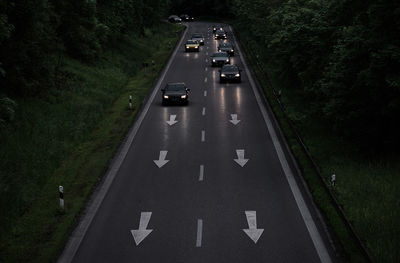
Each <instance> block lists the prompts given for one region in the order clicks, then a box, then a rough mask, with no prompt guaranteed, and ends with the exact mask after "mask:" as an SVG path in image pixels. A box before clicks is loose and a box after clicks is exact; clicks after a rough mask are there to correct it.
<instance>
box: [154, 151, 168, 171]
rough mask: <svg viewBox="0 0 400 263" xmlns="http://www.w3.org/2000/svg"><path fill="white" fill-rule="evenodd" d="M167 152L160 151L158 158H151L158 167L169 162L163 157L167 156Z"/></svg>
mask: <svg viewBox="0 0 400 263" xmlns="http://www.w3.org/2000/svg"><path fill="white" fill-rule="evenodd" d="M167 153H168V151H160V156H159V157H158V160H153V162H154V163H155V164H156V165H157V166H158V168H161V167H163V166H164V165H166V164H167V163H168V162H169V160H165V158H166V157H167Z"/></svg>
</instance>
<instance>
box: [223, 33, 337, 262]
mask: <svg viewBox="0 0 400 263" xmlns="http://www.w3.org/2000/svg"><path fill="white" fill-rule="evenodd" d="M229 29H230V30H231V32H232V36H233V39H234V41H235V42H236V43H238V42H237V40H236V37H235V35H234V34H233V31H232V27H231V26H229ZM236 46H237V49H238V51H239V56H240V59H241V60H242V63H243V65H244V68H245V70H246V74H247V77H248V79H249V82H250V85H251V87H252V90H253V92H254V95H255V97H256V100H257V104H258V106H259V108H260V110H261V114H262V116H263V117H264V121H265V124H266V125H267V128H268V131H269V133H270V136H271V138H272V142H273V144H274V147H275V150H276V153H277V155H278V158H279V161H280V163H281V166H282V169H283V171H284V173H285V176H286V179H287V181H288V183H289V186H290V189H291V190H292V193H293V196H294V199H295V201H296V204H297V206H298V208H299V210H300V214H301V216H302V217H303V220H304V223H305V225H306V227H307V230H308V232H309V234H310V237H311V240H312V241H313V243H314V246H315V249H316V251H317V253H318V256H319V258H320V260H321V262H323V263H331V262H332V260H331V257H330V256H329V253H328V250H327V248H326V247H325V243H324V242H323V240H322V237H321V235H320V233H319V231H318V229H317V226H316V225H315V222H314V220H313V218H312V216H311V213H310V211H309V209H308V207H307V205H306V203H305V201H304V198H303V196H302V194H301V192H300V189H299V187H298V185H297V183H296V180H295V178H294V175H293V173H292V170H291V169H290V167H289V164H288V161H287V159H286V156H285V154H284V152H283V149H282V146H281V143H280V141H279V140H278V136H277V135H276V132H275V129H274V127H273V125H272V122H271V120H270V119H269V116H268V113H267V110H266V109H265V107H264V105H263V103H262V100H261V96H260V94H259V92H258V89H257V87H256V84H255V82H254V80H253V76H252V75H251V74H250V71H249V69H248V67H247V64H246V61H245V60H244V58H243V55H242V51H241V49H240V46H239V45H236Z"/></svg>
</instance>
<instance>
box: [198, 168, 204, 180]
mask: <svg viewBox="0 0 400 263" xmlns="http://www.w3.org/2000/svg"><path fill="white" fill-rule="evenodd" d="M203 179H204V165H200V175H199V181H200V182H201V181H203Z"/></svg>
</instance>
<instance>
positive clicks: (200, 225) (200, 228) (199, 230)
mask: <svg viewBox="0 0 400 263" xmlns="http://www.w3.org/2000/svg"><path fill="white" fill-rule="evenodd" d="M202 237H203V220H202V219H197V238H196V247H201V240H202Z"/></svg>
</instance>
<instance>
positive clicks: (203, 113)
mask: <svg viewBox="0 0 400 263" xmlns="http://www.w3.org/2000/svg"><path fill="white" fill-rule="evenodd" d="M201 114H202V115H203V116H205V115H206V108H205V107H203V111H202V112H201Z"/></svg>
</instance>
